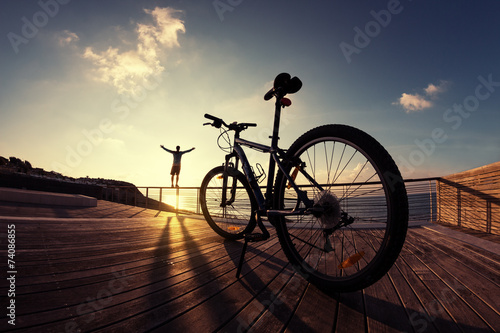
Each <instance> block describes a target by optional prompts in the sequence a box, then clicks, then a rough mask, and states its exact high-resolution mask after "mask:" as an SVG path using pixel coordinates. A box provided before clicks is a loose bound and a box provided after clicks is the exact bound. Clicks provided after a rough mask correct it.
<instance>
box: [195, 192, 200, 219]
mask: <svg viewBox="0 0 500 333" xmlns="http://www.w3.org/2000/svg"><path fill="white" fill-rule="evenodd" d="M196 214H200V188H199V187H198V188H197V189H196Z"/></svg>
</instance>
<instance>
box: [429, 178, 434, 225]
mask: <svg viewBox="0 0 500 333" xmlns="http://www.w3.org/2000/svg"><path fill="white" fill-rule="evenodd" d="M429 200H430V207H431V217H430V219H429V220H430V221H431V222H432V218H433V214H432V213H433V212H432V211H433V209H432V208H433V207H432V180H429Z"/></svg>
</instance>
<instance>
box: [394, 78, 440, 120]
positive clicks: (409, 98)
mask: <svg viewBox="0 0 500 333" xmlns="http://www.w3.org/2000/svg"><path fill="white" fill-rule="evenodd" d="M449 85H450V82H448V81H444V80H441V81H440V82H439V84H438V85H435V84H433V83H429V84H428V85H427V88H424V89H423V90H424V93H425V96H422V95H420V94H407V93H403V94H402V95H401V97H400V98H399V99H398V101H397V102H394V103H392V104H393V105H400V106H402V107H403V109H404V110H405V112H406V113H412V112H417V111H422V110H425V109H428V108H431V107H433V106H434V103H433V102H432V101H431V100H436V99H437V98H438V96H439V95H440V94H442V93H443V92H445V91H446V90H448V87H449Z"/></svg>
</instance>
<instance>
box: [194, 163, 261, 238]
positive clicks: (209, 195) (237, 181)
mask: <svg viewBox="0 0 500 333" xmlns="http://www.w3.org/2000/svg"><path fill="white" fill-rule="evenodd" d="M226 177H227V186H226V193H225V194H226V195H225V197H226V202H223V199H222V198H223V195H222V194H223V187H224V186H223V182H224V167H223V166H219V167H216V168H214V169H212V170H210V171H209V172H208V173H207V175H206V176H205V178H204V179H203V182H202V184H201V189H200V204H201V209H202V211H203V215H204V216H205V219H206V221H207V222H208V224H209V225H210V227H212V229H213V230H214V231H215V232H216V233H218V234H219V235H221V236H222V237H224V238H227V239H240V238H243V235H244V234H246V233H250V232H252V230H253V229H254V228H255V224H256V222H255V217H254V216H253V212H255V211H256V207H257V203H256V201H255V198H254V197H253V193H252V191H251V189H250V185H249V184H248V181H247V179H246V178H245V176H244V175H243V173H241V172H240V171H238V170H235V169H230V170H229V172H228V174H227V176H226Z"/></svg>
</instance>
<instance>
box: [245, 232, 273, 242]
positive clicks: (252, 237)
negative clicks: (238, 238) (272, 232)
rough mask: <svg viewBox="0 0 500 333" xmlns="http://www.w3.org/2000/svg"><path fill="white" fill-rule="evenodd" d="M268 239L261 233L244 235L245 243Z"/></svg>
mask: <svg viewBox="0 0 500 333" xmlns="http://www.w3.org/2000/svg"><path fill="white" fill-rule="evenodd" d="M268 238H269V237H268V236H267V235H264V234H262V233H253V234H246V235H245V241H246V242H260V241H264V240H267V239H268Z"/></svg>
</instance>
